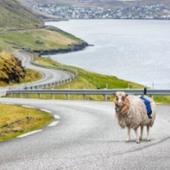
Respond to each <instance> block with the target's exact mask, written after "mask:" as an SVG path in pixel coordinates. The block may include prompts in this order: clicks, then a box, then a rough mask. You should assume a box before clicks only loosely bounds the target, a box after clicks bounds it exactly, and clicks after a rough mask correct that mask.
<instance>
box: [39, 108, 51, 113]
mask: <svg viewBox="0 0 170 170" xmlns="http://www.w3.org/2000/svg"><path fill="white" fill-rule="evenodd" d="M41 111H44V112H47V113H51V111H49V110H46V109H41Z"/></svg>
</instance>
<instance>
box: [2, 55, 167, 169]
mask: <svg viewBox="0 0 170 170" xmlns="http://www.w3.org/2000/svg"><path fill="white" fill-rule="evenodd" d="M17 56H19V57H20V58H21V59H22V60H23V64H24V66H26V67H28V68H32V69H36V70H39V71H40V72H41V73H42V74H43V75H44V76H43V79H42V80H39V81H37V82H34V83H33V84H34V85H35V84H37V85H39V84H41V83H42V84H44V83H47V82H49V83H50V82H53V81H56V80H61V79H63V78H67V77H69V76H70V75H69V74H68V73H65V72H61V71H56V70H49V69H43V68H38V67H35V66H31V65H30V64H29V61H30V57H29V56H28V55H26V54H22V53H17ZM24 86H25V85H20V86H13V88H21V87H24ZM8 88H9V87H8ZM6 89H7V88H4V89H2V88H1V89H0V92H5V90H6ZM0 102H1V103H2V102H3V103H14V104H20V105H27V106H33V107H36V108H40V109H46V110H49V111H51V113H52V114H54V116H55V117H56V120H55V121H54V122H53V123H52V124H50V126H47V127H44V128H43V129H40V130H39V131H36V132H35V133H34V132H33V134H31V135H26V136H23V137H19V138H16V139H13V140H10V141H7V142H1V143H0V170H60V169H68V170H87V169H88V170H112V169H115V170H126V169H127V170H129V169H131V170H145V169H146V170H152V169H153V170H160V169H161V170H166V169H170V131H169V129H170V113H169V112H170V106H168V105H157V110H158V114H157V118H156V121H155V124H154V126H153V128H152V129H151V139H152V141H151V142H149V143H148V142H147V141H146V140H144V141H143V142H142V143H140V144H136V143H135V136H134V135H133V136H132V138H133V140H132V141H131V142H129V143H125V139H126V131H125V130H122V129H121V128H120V127H119V125H118V123H117V120H116V118H115V112H114V105H113V103H111V102H92V101H60V100H36V99H14V98H12V99H10V98H0ZM58 116H59V117H60V119H59V117H58ZM144 135H145V136H146V132H145V133H144Z"/></svg>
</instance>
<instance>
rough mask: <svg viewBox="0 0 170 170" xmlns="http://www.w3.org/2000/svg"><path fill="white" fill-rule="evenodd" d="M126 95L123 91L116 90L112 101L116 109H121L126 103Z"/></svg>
mask: <svg viewBox="0 0 170 170" xmlns="http://www.w3.org/2000/svg"><path fill="white" fill-rule="evenodd" d="M127 96H128V94H126V93H125V92H116V94H115V101H114V102H115V109H116V111H118V112H119V111H121V110H122V109H123V107H124V106H126V105H127Z"/></svg>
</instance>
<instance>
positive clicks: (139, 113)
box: [114, 92, 156, 143]
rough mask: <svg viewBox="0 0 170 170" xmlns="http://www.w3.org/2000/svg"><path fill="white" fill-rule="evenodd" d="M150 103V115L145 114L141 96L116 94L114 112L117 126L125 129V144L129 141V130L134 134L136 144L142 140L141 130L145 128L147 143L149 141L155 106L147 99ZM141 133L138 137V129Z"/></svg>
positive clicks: (145, 110)
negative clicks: (132, 130) (126, 133)
mask: <svg viewBox="0 0 170 170" xmlns="http://www.w3.org/2000/svg"><path fill="white" fill-rule="evenodd" d="M147 100H149V101H150V107H151V110H152V114H151V115H150V117H149V116H148V114H147V109H146V106H145V103H144V100H143V99H142V98H141V96H134V95H128V94H126V93H125V92H116V94H115V101H114V103H115V112H116V117H117V119H118V124H119V125H120V126H121V127H122V128H127V132H128V135H127V136H128V137H127V142H129V141H130V130H131V129H134V131H135V134H136V142H137V143H140V141H142V138H143V128H144V127H145V126H146V127H147V141H150V133H149V132H150V127H152V126H153V124H154V121H155V117H156V104H155V102H154V101H153V99H151V98H149V97H147ZM139 127H140V129H141V133H140V136H139V135H138V128H139Z"/></svg>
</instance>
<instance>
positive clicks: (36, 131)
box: [18, 129, 42, 138]
mask: <svg viewBox="0 0 170 170" xmlns="http://www.w3.org/2000/svg"><path fill="white" fill-rule="evenodd" d="M41 131H42V129H39V130H35V131H32V132H28V133H25V134H23V135H20V136H18V138H23V137H26V136H30V135H33V134H35V133H38V132H41Z"/></svg>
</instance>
